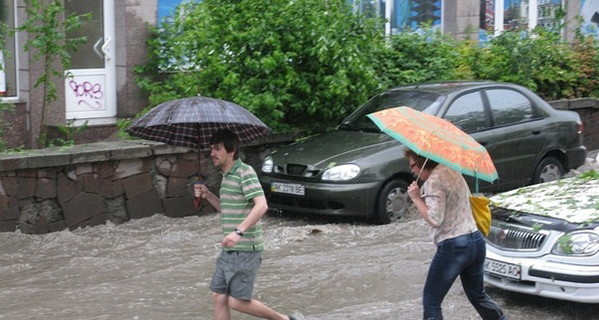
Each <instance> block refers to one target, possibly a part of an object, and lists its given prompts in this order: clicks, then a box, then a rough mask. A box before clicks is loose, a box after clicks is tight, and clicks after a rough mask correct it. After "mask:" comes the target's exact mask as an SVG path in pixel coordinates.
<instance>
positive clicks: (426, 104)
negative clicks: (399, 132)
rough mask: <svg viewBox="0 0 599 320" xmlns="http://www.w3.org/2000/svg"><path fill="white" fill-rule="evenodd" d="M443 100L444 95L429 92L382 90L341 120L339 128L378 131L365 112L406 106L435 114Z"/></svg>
mask: <svg viewBox="0 0 599 320" xmlns="http://www.w3.org/2000/svg"><path fill="white" fill-rule="evenodd" d="M444 100H445V96H442V95H439V94H436V93H431V92H423V91H401V90H397V91H389V92H384V93H381V94H379V95H377V96H375V97H373V98H372V99H370V100H368V101H367V102H366V103H365V104H364V105H362V106H361V107H360V108H358V109H357V110H356V111H354V112H353V113H352V114H351V115H350V116H349V117H347V118H346V119H345V120H343V121H342V122H341V124H340V125H339V128H340V129H344V130H360V131H370V132H380V129H379V128H378V127H377V126H376V124H374V122H372V120H370V119H369V118H368V117H366V115H367V114H369V113H373V112H376V111H380V110H384V109H388V108H393V107H401V106H408V107H411V108H414V109H416V110H419V111H422V112H425V113H428V114H435V115H436V114H437V113H438V111H439V107H440V106H441V104H442V103H443V101H444Z"/></svg>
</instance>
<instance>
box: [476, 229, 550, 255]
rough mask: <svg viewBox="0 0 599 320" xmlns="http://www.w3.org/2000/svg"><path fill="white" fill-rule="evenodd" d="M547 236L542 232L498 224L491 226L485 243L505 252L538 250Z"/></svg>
mask: <svg viewBox="0 0 599 320" xmlns="http://www.w3.org/2000/svg"><path fill="white" fill-rule="evenodd" d="M546 238H547V235H546V234H545V233H543V232H542V231H536V230H533V229H531V228H526V227H520V226H516V225H511V224H506V223H500V224H494V225H493V226H491V232H489V235H488V236H487V242H490V243H491V244H493V245H494V246H496V247H499V248H502V249H505V250H530V251H534V250H538V249H540V248H541V246H542V245H543V242H544V241H545V239H546Z"/></svg>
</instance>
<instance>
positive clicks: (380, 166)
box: [260, 81, 587, 223]
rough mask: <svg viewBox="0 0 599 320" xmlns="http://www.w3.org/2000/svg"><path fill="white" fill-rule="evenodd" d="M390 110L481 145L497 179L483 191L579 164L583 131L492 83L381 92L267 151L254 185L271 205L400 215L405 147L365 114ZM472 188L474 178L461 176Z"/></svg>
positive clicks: (519, 91) (512, 88)
mask: <svg viewBox="0 0 599 320" xmlns="http://www.w3.org/2000/svg"><path fill="white" fill-rule="evenodd" d="M397 106H409V107H412V108H414V109H417V110H420V111H423V112H426V113H429V114H433V115H436V116H439V117H442V118H445V119H447V120H449V121H451V122H452V123H454V124H455V125H457V126H458V127H460V128H461V129H462V130H464V131H465V132H467V133H469V134H470V135H471V136H472V137H474V138H475V139H476V140H477V141H478V142H479V143H481V144H482V145H483V146H485V147H486V148H487V150H488V151H489V154H490V155H491V157H492V159H493V161H494V163H495V167H496V168H497V171H498V173H499V180H496V181H495V182H494V183H493V184H489V183H486V182H482V181H479V186H480V191H481V192H498V191H505V190H510V189H514V188H517V187H521V186H524V185H529V184H535V183H540V182H546V181H552V180H556V179H558V178H560V177H561V176H562V175H563V174H564V173H566V172H567V171H568V170H569V169H571V168H576V167H578V166H580V165H581V164H583V163H584V161H585V158H586V154H587V150H586V147H585V146H584V144H583V138H582V130H583V125H582V121H581V119H580V116H579V115H578V114H577V113H576V112H573V111H564V110H556V109H554V108H553V107H551V106H550V105H549V104H548V103H547V102H545V101H544V100H543V99H541V98H540V97H538V96H537V95H536V94H534V93H533V92H531V91H530V90H528V89H526V88H524V87H521V86H518V85H515V84H510V83H500V82H491V81H474V82H443V83H426V84H418V85H410V86H401V87H396V88H392V89H389V90H387V91H385V92H382V93H380V94H378V95H376V96H374V97H373V98H371V99H370V100H369V101H367V102H366V103H365V104H364V105H362V106H361V107H359V108H358V109H357V110H356V111H354V112H353V113H352V114H351V115H350V116H349V117H347V118H346V119H345V120H343V121H342V122H341V124H339V126H338V127H337V128H336V129H335V130H332V131H330V132H326V133H323V134H319V135H315V136H311V137H308V138H305V139H300V140H298V141H296V142H294V143H292V144H290V145H288V146H284V147H281V148H279V149H278V150H275V151H274V152H272V153H271V154H270V155H268V156H267V157H266V158H265V160H264V163H263V166H262V170H261V172H260V182H261V183H262V186H263V188H264V190H265V192H266V196H267V199H268V203H269V206H270V207H271V208H274V209H279V210H283V211H293V212H299V213H311V214H325V215H339V216H362V217H368V218H372V219H373V221H374V222H376V223H389V222H391V221H393V220H396V219H398V218H401V217H402V216H403V215H404V214H405V211H406V209H407V206H408V204H409V202H408V201H409V197H408V196H407V194H406V188H407V186H408V184H409V183H410V182H411V181H413V180H414V179H415V177H414V176H413V175H412V173H411V171H410V168H409V167H408V162H407V160H406V159H405V158H404V157H403V150H404V146H403V145H402V144H401V143H399V142H398V141H396V140H394V139H393V138H391V137H390V136H388V135H387V134H385V133H382V132H381V131H380V130H379V129H378V128H377V126H376V125H375V124H374V123H373V122H372V121H371V120H370V119H368V118H367V117H366V115H367V114H369V113H372V112H375V111H378V110H382V109H386V108H391V107H397ZM466 179H467V180H468V182H469V184H470V185H471V186H472V187H473V186H474V181H473V179H472V178H469V177H466Z"/></svg>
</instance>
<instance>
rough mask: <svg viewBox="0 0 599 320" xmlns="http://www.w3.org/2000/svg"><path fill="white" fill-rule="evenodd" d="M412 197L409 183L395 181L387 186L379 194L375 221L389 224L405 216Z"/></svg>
mask: <svg viewBox="0 0 599 320" xmlns="http://www.w3.org/2000/svg"><path fill="white" fill-rule="evenodd" d="M409 204H410V197H409V196H408V183H407V182H405V181H403V180H398V179H394V180H391V181H389V182H387V183H386V184H385V186H383V189H381V192H380V193H379V198H378V203H377V207H376V212H375V216H374V220H375V222H376V223H378V224H388V223H391V222H393V221H396V220H399V219H401V218H402V217H404V216H405V214H406V211H407V210H408V206H409Z"/></svg>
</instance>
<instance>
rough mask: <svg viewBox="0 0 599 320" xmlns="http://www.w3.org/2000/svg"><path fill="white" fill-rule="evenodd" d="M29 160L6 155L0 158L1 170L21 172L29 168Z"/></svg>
mask: <svg viewBox="0 0 599 320" xmlns="http://www.w3.org/2000/svg"><path fill="white" fill-rule="evenodd" d="M27 166H28V160H27V158H25V157H23V156H14V155H4V156H1V157H0V170H2V171H9V170H19V169H23V168H27Z"/></svg>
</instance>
